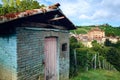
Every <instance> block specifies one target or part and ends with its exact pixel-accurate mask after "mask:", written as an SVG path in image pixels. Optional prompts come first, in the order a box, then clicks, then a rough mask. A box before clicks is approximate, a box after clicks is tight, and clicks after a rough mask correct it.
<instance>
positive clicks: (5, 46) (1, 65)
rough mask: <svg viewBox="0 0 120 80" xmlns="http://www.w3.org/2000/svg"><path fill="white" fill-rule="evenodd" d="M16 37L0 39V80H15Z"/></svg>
mask: <svg viewBox="0 0 120 80" xmlns="http://www.w3.org/2000/svg"><path fill="white" fill-rule="evenodd" d="M16 48H17V46H16V36H15V35H13V36H9V37H0V80H17V79H16V77H17V75H16V74H17V73H16V70H17V53H16V50H17V49H16Z"/></svg>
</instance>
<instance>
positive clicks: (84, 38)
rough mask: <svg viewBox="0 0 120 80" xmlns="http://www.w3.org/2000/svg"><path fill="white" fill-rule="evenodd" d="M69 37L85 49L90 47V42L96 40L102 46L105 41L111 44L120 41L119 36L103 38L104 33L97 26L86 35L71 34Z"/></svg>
mask: <svg viewBox="0 0 120 80" xmlns="http://www.w3.org/2000/svg"><path fill="white" fill-rule="evenodd" d="M70 36H71V37H72V36H73V37H75V38H76V39H77V40H78V41H80V42H82V43H83V45H84V46H86V47H92V41H94V40H96V41H97V42H98V43H100V44H104V42H105V41H106V39H109V40H110V41H111V42H112V43H116V42H118V41H119V40H120V38H119V36H115V37H113V36H109V37H108V36H105V31H104V30H101V29H100V28H99V27H98V26H96V27H93V28H91V30H89V31H88V32H87V34H76V32H74V33H72V32H71V33H70Z"/></svg>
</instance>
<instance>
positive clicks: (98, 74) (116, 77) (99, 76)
mask: <svg viewBox="0 0 120 80" xmlns="http://www.w3.org/2000/svg"><path fill="white" fill-rule="evenodd" d="M70 80H120V72H117V71H108V70H90V71H87V72H80V73H79V74H78V76H76V77H73V78H71V79H70Z"/></svg>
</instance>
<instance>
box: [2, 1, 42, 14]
mask: <svg viewBox="0 0 120 80" xmlns="http://www.w3.org/2000/svg"><path fill="white" fill-rule="evenodd" d="M2 2H3V5H2V7H0V15H5V14H7V13H15V12H21V11H25V10H31V9H36V8H41V7H44V5H39V3H38V2H37V1H35V0H2Z"/></svg>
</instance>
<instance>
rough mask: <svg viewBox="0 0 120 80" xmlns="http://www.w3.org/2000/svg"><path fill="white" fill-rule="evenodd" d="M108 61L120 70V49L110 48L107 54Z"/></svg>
mask: <svg viewBox="0 0 120 80" xmlns="http://www.w3.org/2000/svg"><path fill="white" fill-rule="evenodd" d="M106 57H107V61H108V62H110V63H111V64H112V65H114V67H115V68H116V69H117V70H118V71H120V49H116V48H113V47H112V48H110V50H109V51H108V53H107V54H106Z"/></svg>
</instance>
